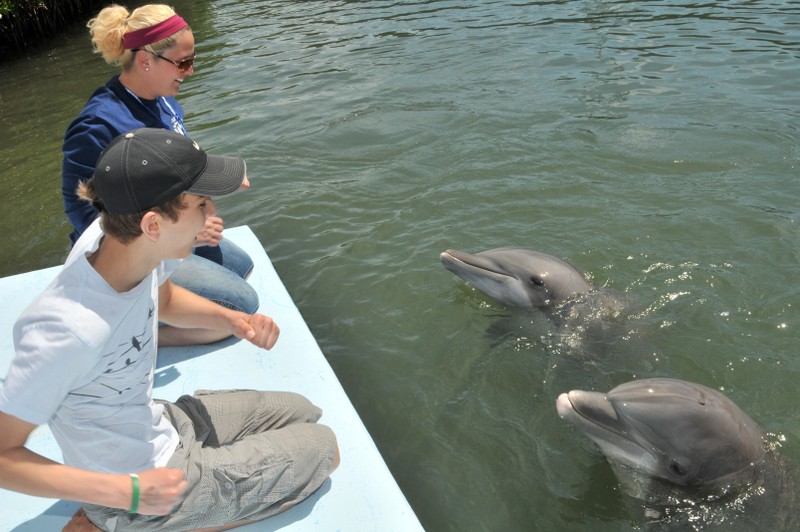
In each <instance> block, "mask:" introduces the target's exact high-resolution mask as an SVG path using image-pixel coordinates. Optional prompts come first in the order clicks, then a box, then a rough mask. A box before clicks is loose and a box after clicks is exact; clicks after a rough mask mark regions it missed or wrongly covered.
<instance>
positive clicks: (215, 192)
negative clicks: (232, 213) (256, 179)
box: [185, 155, 247, 197]
mask: <svg viewBox="0 0 800 532" xmlns="http://www.w3.org/2000/svg"><path fill="white" fill-rule="evenodd" d="M246 174H247V164H246V163H245V161H244V159H240V158H239V157H225V156H222V155H208V163H207V164H206V167H205V170H203V172H202V173H201V174H200V176H199V177H198V178H197V180H196V181H195V182H194V183H193V184H192V186H191V187H189V188H188V189H186V191H185V192H187V193H189V194H195V195H197V196H212V197H213V196H225V195H226V194H230V193H232V192H236V191H237V190H239V188H240V187H241V186H242V182H243V181H244V177H245V175H246Z"/></svg>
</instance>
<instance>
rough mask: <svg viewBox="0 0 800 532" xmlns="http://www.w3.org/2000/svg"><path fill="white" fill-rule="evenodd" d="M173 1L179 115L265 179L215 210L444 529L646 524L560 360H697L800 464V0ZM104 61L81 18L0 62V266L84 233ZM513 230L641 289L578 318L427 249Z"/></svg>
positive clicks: (434, 527)
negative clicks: (73, 131)
mask: <svg viewBox="0 0 800 532" xmlns="http://www.w3.org/2000/svg"><path fill="white" fill-rule="evenodd" d="M174 5H175V7H176V9H177V10H178V11H179V12H180V13H181V14H182V15H183V16H184V17H185V18H187V19H188V20H189V22H190V24H191V26H192V27H193V29H194V31H195V37H196V38H197V41H198V46H197V50H198V61H197V63H196V65H197V69H196V74H195V75H194V76H193V77H192V78H190V80H189V81H188V82H187V83H185V84H184V86H183V87H184V88H183V92H182V95H181V96H180V100H181V103H182V104H183V106H184V108H185V109H186V110H187V113H188V114H187V120H186V122H187V126H188V128H189V130H190V132H191V133H192V135H193V137H194V138H195V139H197V140H198V141H199V142H200V144H201V145H203V146H204V148H206V149H208V150H209V151H211V152H215V153H227V154H237V155H240V156H242V157H244V158H246V159H247V162H248V170H249V175H250V179H251V181H252V184H253V186H252V188H251V190H249V191H248V192H246V193H243V194H240V195H235V196H232V197H229V198H225V199H224V200H222V201H220V202H219V204H220V205H219V206H220V210H221V213H222V215H223V217H224V218H225V220H226V223H227V225H229V226H234V225H240V224H249V225H250V226H251V227H252V228H253V230H254V231H255V232H256V234H257V235H258V236H259V237H260V239H261V241H262V242H263V244H264V246H265V248H266V249H267V251H268V252H269V254H270V256H271V258H272V259H273V261H274V263H275V265H276V268H277V269H278V271H279V273H280V274H281V277H282V278H283V280H284V282H285V284H286V286H287V288H288V289H289V292H290V293H291V294H292V296H293V297H294V299H295V302H296V303H297V305H298V307H299V308H300V309H301V311H302V312H303V315H304V316H305V318H306V319H307V321H308V323H309V326H310V328H311V330H312V331H313V333H314V335H315V336H316V338H317V340H318V341H319V343H320V346H321V347H322V350H323V352H324V353H325V354H326V356H327V357H328V360H329V361H330V363H331V365H332V366H333V368H334V370H335V371H336V373H337V375H338V376H339V379H340V380H341V381H342V384H343V385H344V387H345V389H346V390H347V392H348V395H349V396H350V398H351V400H352V401H353V403H354V404H355V406H356V408H357V410H358V412H359V414H360V415H361V417H362V418H363V420H364V422H365V424H366V426H367V428H368V429H369V431H370V433H371V434H372V436H373V438H374V439H375V441H376V443H377V445H378V447H379V449H380V450H381V452H382V454H383V456H384V458H385V459H386V461H387V463H388V465H389V467H390V469H391V471H392V472H393V474H394V475H395V478H396V479H397V481H398V483H399V484H400V487H401V488H402V489H403V491H404V493H405V494H406V496H407V498H408V500H409V502H410V503H411V505H412V507H413V508H414V510H415V512H416V513H417V515H418V516H419V518H420V520H421V522H422V524H423V526H425V528H426V529H427V530H431V531H440V530H441V531H462V530H492V531H494V530H497V531H500V530H503V531H505V530H586V531H590V530H591V531H596V530H628V529H631V528H635V527H636V526H638V525H637V523H636V522H635V521H634V520H633V519H632V517H631V515H630V514H629V513H628V511H627V510H626V508H625V501H624V500H623V497H622V495H621V494H620V493H619V490H618V487H617V483H616V480H615V479H614V477H613V475H612V473H611V471H610V469H609V468H608V466H607V465H606V463H605V461H604V460H603V458H602V457H601V456H600V454H599V452H598V451H597V450H596V448H595V447H594V446H593V445H592V444H591V443H590V442H588V440H586V439H585V438H584V437H582V436H581V435H580V434H578V433H577V432H575V431H574V430H572V428H571V427H569V426H567V425H566V424H565V423H564V422H563V421H561V420H560V419H559V418H558V416H557V414H556V412H555V407H554V402H555V398H556V396H557V394H558V393H560V392H562V391H567V390H568V389H571V388H591V389H598V390H602V389H610V388H611V387H613V386H615V385H617V384H619V383H621V382H623V381H625V380H628V379H630V378H634V377H648V376H670V377H677V378H682V379H687V380H692V381H696V382H700V383H703V384H706V385H709V386H712V387H714V388H717V389H721V390H723V391H724V392H725V393H727V394H728V395H729V396H730V397H731V398H732V399H734V401H735V402H737V404H739V406H741V407H742V408H743V409H744V410H745V411H747V412H748V413H750V414H751V415H752V416H753V417H754V418H755V419H756V420H757V421H758V422H759V423H761V424H762V425H763V426H764V427H765V428H766V429H767V430H768V431H769V432H770V433H771V435H770V438H771V440H772V441H776V442H781V445H782V449H781V451H782V453H783V454H784V455H786V456H787V457H788V458H789V459H790V460H792V461H794V462H795V463H797V464H800V410H799V409H797V408H796V406H795V405H796V404H797V402H798V401H800V388H798V386H797V384H796V383H797V380H798V375H800V362H798V360H797V345H798V340H800V335H798V327H799V326H800V320H799V319H798V318H799V317H800V311H799V310H798V305H800V288H798V274H800V268H798V259H800V255H799V254H798V237H799V236H800V228H799V227H798V215H799V214H800V200H799V199H798V198H800V182H798V165H800V147H799V146H800V142H798V141H800V131H798V124H800V105H799V104H800V98H799V97H798V81H800V61H799V60H800V2H797V1H794V2H792V1H773V2H768V1H766V2H765V1H760V2H751V1H739V2H725V1H722V2H715V3H675V4H667V3H662V2H651V1H638V2H627V1H617V2H610V1H599V0H597V1H567V0H565V1H557V2H513V3H512V2H506V1H497V2H491V1H486V2H475V3H472V4H466V3H463V2H456V1H451V2H446V1H430V2H423V1H420V2H413V3H400V2H397V3H395V2H377V1H373V2H343V1H337V2H296V1H291V2H289V1H271V2H266V1H255V0H254V1H201V2H188V1H179V2H175V3H174ZM113 73H114V69H112V68H110V67H108V66H107V65H105V64H104V63H103V61H102V59H101V58H99V57H98V56H96V55H93V54H92V53H91V51H90V45H89V41H88V37H87V36H86V35H85V31H84V30H83V29H82V28H75V31H74V32H72V33H70V34H68V35H66V36H63V37H58V38H55V39H54V40H53V41H52V42H49V43H46V44H45V45H44V46H43V47H42V48H40V49H37V50H35V51H31V52H29V53H28V54H27V56H24V57H19V58H17V59H15V60H13V61H10V62H7V63H5V64H2V65H0V77H1V78H2V82H1V83H0V180H2V190H4V191H5V192H6V194H5V198H6V201H5V208H4V209H3V210H2V211H0V227H2V228H3V234H4V236H5V238H4V239H3V240H2V244H0V275H11V274H15V273H20V272H24V271H28V270H31V269H36V268H41V267H45V266H51V265H54V264H57V263H59V262H60V261H61V260H62V259H63V257H64V256H65V253H66V251H67V240H68V239H67V234H68V233H69V227H68V224H67V222H66V218H65V217H64V215H63V213H62V207H61V198H60V158H61V155H60V143H61V136H62V135H63V132H64V129H65V128H66V125H67V124H68V123H69V121H70V120H71V119H72V118H73V117H74V115H75V114H76V113H77V112H78V111H79V109H80V108H81V106H82V105H83V103H84V102H85V100H86V99H87V98H88V96H89V95H90V94H91V92H92V90H93V89H94V88H95V87H96V86H99V85H100V84H102V83H103V82H105V80H106V79H107V78H108V77H110V76H111V75H112V74H113ZM506 245H515V246H521V247H528V248H532V249H537V250H540V251H545V252H548V253H551V254H554V255H557V256H559V257H562V258H565V259H567V260H569V261H570V262H573V263H574V264H576V265H577V266H579V267H580V268H582V269H583V270H585V271H586V272H587V273H588V274H589V275H590V276H591V277H592V278H593V280H594V281H595V282H596V283H597V284H599V285H605V286H606V288H607V289H609V290H615V291H617V292H621V293H623V294H625V295H626V296H627V297H628V298H630V300H631V305H632V308H634V309H636V311H635V312H634V314H633V316H631V318H630V319H629V321H628V322H626V323H625V324H624V325H623V326H621V327H620V330H619V331H617V332H616V334H612V335H609V337H607V338H604V339H603V340H602V341H595V342H586V343H584V344H581V345H578V346H564V345H561V344H558V343H557V342H554V341H553V329H552V327H551V326H550V324H549V322H547V321H546V320H545V319H543V318H542V316H539V315H536V314H531V313H523V312H518V311H513V310H510V309H506V308H504V307H503V306H502V305H500V304H498V303H496V302H493V301H491V300H489V299H487V298H486V297H484V296H482V295H481V294H479V293H477V292H475V291H474V290H472V289H470V288H469V287H467V286H466V285H464V284H463V283H461V282H460V281H459V280H458V279H457V278H455V277H454V276H452V275H451V274H450V273H448V272H447V271H445V270H444V268H442V267H441V265H440V263H439V259H438V255H439V253H440V252H441V251H443V250H444V249H446V248H450V247H453V248H458V249H462V250H466V251H471V252H476V251H480V250H483V249H489V248H493V247H499V246H506ZM256 274H257V272H256ZM262 310H263V311H264V312H266V313H269V312H270V309H268V308H265V309H262ZM277 318H278V319H279V316H277ZM322 406H323V408H324V405H322ZM343 459H345V460H346V459H348V457H343ZM350 459H357V457H350ZM375 529H376V530H379V529H380V525H379V524H376V528H375Z"/></svg>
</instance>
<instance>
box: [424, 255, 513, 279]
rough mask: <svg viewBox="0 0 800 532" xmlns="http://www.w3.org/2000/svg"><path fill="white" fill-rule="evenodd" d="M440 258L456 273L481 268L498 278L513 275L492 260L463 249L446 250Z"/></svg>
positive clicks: (487, 273)
mask: <svg viewBox="0 0 800 532" xmlns="http://www.w3.org/2000/svg"><path fill="white" fill-rule="evenodd" d="M439 258H440V259H441V260H442V264H444V267H445V268H447V269H448V270H450V271H451V272H453V273H455V274H456V275H458V274H459V272H461V271H463V270H465V269H466V270H469V269H474V270H481V271H482V272H485V275H487V276H489V277H492V276H497V277H498V278H508V277H513V276H512V275H509V274H508V273H506V272H504V271H502V270H500V269H499V268H498V267H497V265H496V264H495V263H494V262H493V261H490V260H487V259H484V258H482V257H479V256H477V255H471V254H469V253H464V252H462V251H458V250H456V249H448V250H447V251H444V252H443V253H442V254H441V255H440V256H439Z"/></svg>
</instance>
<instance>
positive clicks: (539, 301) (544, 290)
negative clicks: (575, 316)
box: [441, 248, 593, 308]
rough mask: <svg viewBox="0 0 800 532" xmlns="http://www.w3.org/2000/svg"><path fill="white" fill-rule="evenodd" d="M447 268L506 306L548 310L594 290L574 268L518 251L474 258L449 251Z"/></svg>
mask: <svg viewBox="0 0 800 532" xmlns="http://www.w3.org/2000/svg"><path fill="white" fill-rule="evenodd" d="M441 259H442V264H444V267H445V268H447V269H448V270H450V271H451V272H453V273H454V274H456V275H458V276H459V277H461V278H462V279H464V280H465V281H466V282H468V283H469V284H471V285H472V286H474V287H475V288H477V289H478V290H480V291H481V292H484V293H485V294H487V295H489V296H491V297H493V298H494V299H497V300H499V301H501V302H503V303H505V304H507V305H511V306H515V307H523V308H531V307H549V306H553V305H557V304H559V303H561V302H563V301H566V300H567V299H569V298H570V297H572V296H575V295H578V294H582V293H585V292H588V291H590V290H592V289H593V286H592V284H591V283H589V281H587V280H586V276H585V275H584V274H583V272H581V271H580V270H579V269H577V268H576V267H574V266H573V265H572V264H570V263H568V262H566V261H563V260H561V259H559V258H557V257H554V256H552V255H548V254H546V253H540V252H538V251H531V250H528V249H519V248H498V249H490V250H488V251H482V252H480V253H476V254H474V255H472V254H470V253H464V252H463V251H457V250H455V249H448V250H447V251H445V252H444V253H442V254H441Z"/></svg>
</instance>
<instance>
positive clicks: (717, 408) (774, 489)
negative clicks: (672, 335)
mask: <svg viewBox="0 0 800 532" xmlns="http://www.w3.org/2000/svg"><path fill="white" fill-rule="evenodd" d="M556 409H557V411H558V414H559V415H560V416H561V418H563V419H564V420H565V421H567V422H569V423H570V424H572V425H574V426H575V427H576V428H578V429H579V430H580V431H581V432H583V433H584V434H585V435H586V436H588V437H589V438H590V439H592V440H593V441H594V442H595V443H597V445H598V446H599V447H600V450H601V451H602V453H603V455H604V456H605V457H606V459H607V460H608V462H609V464H611V466H612V469H613V470H614V473H615V475H616V477H617V479H618V480H619V482H620V485H621V487H622V488H623V490H624V491H625V492H626V493H627V494H628V495H630V496H631V497H633V498H634V499H638V500H640V501H643V503H644V510H645V514H644V516H645V518H646V519H647V520H648V521H650V522H651V524H653V525H655V524H656V523H660V524H661V525H665V526H666V528H667V529H675V528H677V529H680V530H684V529H695V530H699V529H705V530H708V529H713V530H726V531H731V530H797V528H796V527H797V525H798V522H797V514H798V507H800V498H799V497H798V495H800V493H798V489H799V488H800V480H799V479H798V476H797V473H796V470H795V468H794V467H793V466H792V465H791V464H790V463H788V462H787V461H786V460H784V459H783V458H782V457H780V455H778V453H777V452H775V450H774V449H769V448H768V445H767V443H766V441H765V437H764V433H763V431H762V429H761V427H760V426H759V425H757V424H756V423H755V422H754V421H753V420H752V419H751V418H750V417H749V416H748V415H747V414H746V413H745V412H743V411H742V410H741V409H740V408H739V407H738V406H736V405H735V404H734V403H733V402H732V401H731V400H730V399H728V398H727V397H726V396H725V395H723V394H722V393H720V392H718V391H716V390H714V389H711V388H708V387H706V386H702V385H700V384H696V383H692V382H688V381H683V380H678V379H667V378H653V379H640V380H634V381H631V382H627V383H625V384H621V385H620V386H617V387H616V388H614V389H612V390H611V391H609V392H607V393H601V392H588V391H580V390H573V391H570V392H568V393H562V394H561V395H560V396H559V397H558V400H557V401H556ZM718 525H719V527H717V526H718ZM684 527H686V528H684Z"/></svg>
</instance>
